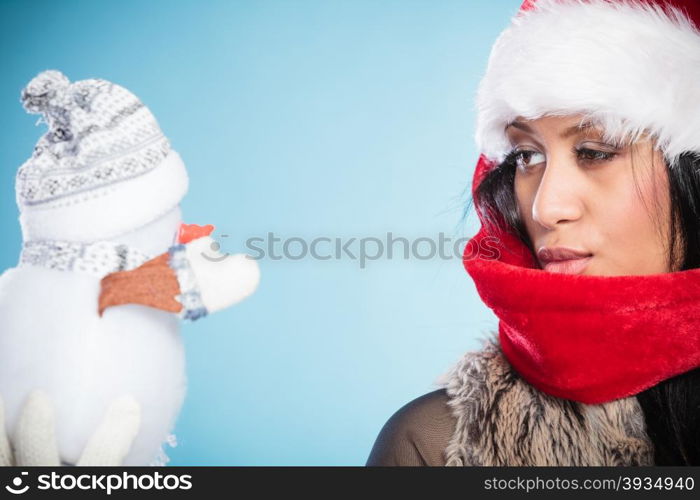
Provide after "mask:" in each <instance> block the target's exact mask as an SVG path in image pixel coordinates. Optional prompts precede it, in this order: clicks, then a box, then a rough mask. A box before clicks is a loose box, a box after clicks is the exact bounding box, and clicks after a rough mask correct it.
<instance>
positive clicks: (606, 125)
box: [475, 0, 700, 164]
mask: <svg viewBox="0 0 700 500" xmlns="http://www.w3.org/2000/svg"><path fill="white" fill-rule="evenodd" d="M667 9H668V10H667V11H666V12H664V10H663V9H662V8H661V6H660V5H659V4H648V3H647V4H640V3H639V2H637V1H631V0H618V1H613V2H610V1H607V0H563V1H562V0H538V1H537V2H536V3H535V7H534V9H533V10H531V11H524V12H520V13H518V15H516V16H515V17H514V18H513V20H512V22H511V25H510V26H509V27H508V28H506V30H505V31H503V32H502V33H501V35H500V36H499V38H498V39H497V41H496V43H495V44H494V46H493V48H492V51H491V55H490V58H489V61H488V66H487V71H486V74H485V76H484V77H483V79H482V81H481V83H480V85H479V89H478V93H477V112H478V113H477V125H476V134H475V138H476V143H477V147H478V148H479V151H480V152H481V153H482V154H484V156H486V157H487V158H488V159H490V160H492V161H497V162H501V161H502V160H503V159H504V158H505V156H506V154H507V153H508V152H509V150H510V149H511V147H510V144H509V141H508V139H507V137H506V135H505V133H504V128H505V126H506V125H507V124H508V123H509V122H510V121H512V120H513V119H514V118H516V117H518V116H521V117H523V118H525V119H535V118H538V117H540V116H543V115H567V114H574V113H581V114H583V115H584V118H583V119H584V120H591V121H594V122H595V123H597V124H598V125H600V126H601V127H602V128H603V130H604V131H605V140H606V141H625V140H630V141H634V140H636V139H638V138H639V137H641V135H642V134H643V133H644V132H645V131H646V132H649V133H650V134H652V136H654V137H655V138H656V140H657V144H658V146H659V148H660V149H661V150H662V151H663V153H664V155H665V157H666V159H667V161H669V162H671V164H675V162H676V160H677V158H678V156H679V155H680V154H681V153H683V152H685V151H700V112H699V108H700V32H699V31H698V29H697V28H696V27H695V26H694V25H693V24H692V23H691V22H690V21H689V20H688V19H687V18H686V17H685V16H684V15H683V14H682V13H681V12H680V11H678V10H677V9H675V8H673V7H667Z"/></svg>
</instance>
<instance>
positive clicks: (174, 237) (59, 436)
mask: <svg viewBox="0 0 700 500" xmlns="http://www.w3.org/2000/svg"><path fill="white" fill-rule="evenodd" d="M21 102H22V104H23V106H24V108H25V109H26V110H27V111H28V112H29V113H33V114H40V115H41V116H42V121H43V122H44V123H46V124H47V125H48V131H47V132H46V133H45V134H44V135H43V136H42V137H41V138H40V139H39V141H38V143H37V144H36V146H35V148H34V151H33V153H32V155H31V157H30V158H29V159H28V160H27V161H26V162H24V164H22V166H21V167H20V168H19V170H18V172H17V177H16V199H17V204H18V207H19V212H20V216H19V220H20V225H21V229H22V249H21V254H20V257H19V261H18V264H17V266H16V267H14V268H10V269H7V270H5V271H4V272H3V273H2V274H1V275H0V431H2V430H3V429H2V426H4V431H5V432H4V433H2V435H0V464H3V465H18V464H27V463H30V464H33V465H125V466H129V465H164V464H165V463H166V462H167V461H168V460H169V459H168V457H167V455H166V454H165V452H164V449H163V445H164V444H165V443H166V442H169V441H170V442H171V444H172V438H173V435H172V431H173V428H174V426H175V422H176V418H177V415H178V413H179V411H180V409H181V406H182V403H183V400H184V397H185V392H186V375H185V353H184V348H183V341H182V338H181V334H180V328H179V327H180V320H183V319H184V320H196V319H198V318H201V317H203V316H206V315H207V314H210V313H213V312H215V311H218V310H221V309H223V308H226V307H228V306H231V305H233V304H235V303H237V302H239V301H241V300H243V299H244V298H245V297H247V296H249V295H250V294H252V293H253V292H254V291H255V289H256V288H257V285H258V282H259V279H260V275H259V269H258V265H257V262H256V261H255V260H253V259H252V258H250V257H249V256H247V255H245V254H235V255H227V254H226V255H224V254H222V253H221V252H219V245H218V243H217V242H216V241H215V240H214V239H212V237H211V236H210V233H211V232H212V230H213V227H212V226H210V225H207V226H203V227H200V226H197V225H188V224H183V223H182V220H181V211H180V206H179V204H180V201H181V200H182V198H183V197H184V195H185V193H186V192H187V188H188V176H187V172H186V170H185V165H184V163H183V161H182V159H181V158H180V156H179V155H178V153H177V152H176V151H175V150H173V149H171V147H170V142H169V141H168V139H167V138H166V137H165V136H164V135H163V132H162V131H161V129H160V127H159V126H158V123H157V122H156V120H155V118H154V116H153V115H152V114H151V112H150V111H149V110H148V108H146V107H145V106H144V105H143V103H141V101H139V99H138V98H136V97H135V96H134V95H133V94H132V93H131V92H129V91H128V90H127V89H125V88H123V87H121V86H119V85H116V84H114V83H111V82H109V81H106V80H102V79H87V80H81V81H76V82H72V83H71V82H70V81H69V80H68V79H67V78H66V77H65V76H64V75H63V74H62V73H61V72H60V71H56V70H47V71H44V72H42V73H40V74H39V75H37V76H36V77H35V78H34V79H32V80H31V81H30V82H29V84H28V85H27V86H26V87H25V88H24V89H23V91H22V94H21ZM45 438H51V439H53V440H54V442H55V447H54V448H55V449H53V450H52V449H50V448H49V449H45V448H42V447H41V446H39V445H37V443H38V442H40V441H41V440H42V439H45ZM20 440H21V441H22V442H23V443H24V444H23V446H22V447H21V449H18V447H17V446H16V443H17V442H19V441H20ZM13 454H14V457H15V460H14V461H13V459H12V455H13ZM3 462H4V463H3ZM13 462H14V463H13Z"/></svg>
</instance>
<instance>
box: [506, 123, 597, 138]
mask: <svg viewBox="0 0 700 500" xmlns="http://www.w3.org/2000/svg"><path fill="white" fill-rule="evenodd" d="M595 126H596V125H595V123H593V122H590V121H587V122H583V123H581V124H578V125H573V126H571V127H569V128H567V129H566V130H564V131H563V132H562V133H561V134H559V137H560V138H561V139H567V138H569V137H571V136H572V135H574V134H579V133H581V132H583V131H584V130H586V129H589V128H592V127H595ZM508 127H515V128H517V129H520V130H523V131H525V132H528V133H530V134H534V131H533V130H532V128H530V126H529V125H527V124H525V123H522V122H518V121H512V122H510V123H509V124H508V125H506V128H505V129H504V130H508Z"/></svg>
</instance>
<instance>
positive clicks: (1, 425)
mask: <svg viewBox="0 0 700 500" xmlns="http://www.w3.org/2000/svg"><path fill="white" fill-rule="evenodd" d="M140 423H141V409H140V406H139V404H138V402H137V401H136V400H135V399H134V398H133V397H131V396H129V395H125V396H122V397H119V398H117V399H115V400H114V401H112V403H111V404H110V405H109V407H108V408H107V411H106V412H105V415H104V417H103V418H102V421H101V422H100V424H99V425H98V427H97V429H96V430H95V431H94V432H93V434H92V435H91V436H90V438H89V439H88V442H87V445H86V446H85V448H84V449H83V452H82V453H81V455H80V458H79V460H78V462H77V463H76V464H75V465H81V466H85V465H88V466H98V465H113V466H116V465H121V464H122V462H123V460H124V457H125V456H126V455H127V453H128V452H129V449H130V447H131V443H132V442H133V440H134V438H135V437H136V434H137V432H138V430H139V425H140ZM13 465H14V466H34V465H42V466H59V465H61V460H60V458H59V454H58V446H57V444H56V437H55V434H54V414H53V407H52V406H51V401H50V400H49V398H48V396H47V395H46V393H45V392H44V391H41V390H38V389H37V390H34V391H32V392H31V393H30V394H29V396H28V397H27V401H26V402H25V403H24V406H23V407H22V410H21V414H20V416H19V420H18V421H17V429H16V431H15V439H14V451H13V447H12V446H11V445H10V440H9V439H8V436H7V433H6V431H5V415H4V408H3V402H2V398H0V466H13Z"/></svg>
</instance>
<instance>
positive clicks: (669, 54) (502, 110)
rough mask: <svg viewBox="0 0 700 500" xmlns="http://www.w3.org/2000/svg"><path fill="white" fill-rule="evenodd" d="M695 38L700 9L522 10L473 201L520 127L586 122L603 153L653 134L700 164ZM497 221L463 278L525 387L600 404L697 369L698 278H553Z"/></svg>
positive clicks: (486, 129)
mask: <svg viewBox="0 0 700 500" xmlns="http://www.w3.org/2000/svg"><path fill="white" fill-rule="evenodd" d="M698 25H700V3H698V2H695V1H686V0H655V1H648V2H642V1H640V0H637V1H633V0H629V1H622V0H538V1H536V2H535V1H532V0H526V1H525V2H524V3H523V5H522V6H521V9H520V11H519V12H518V14H517V15H516V16H515V17H514V18H513V20H512V23H511V25H510V26H509V27H508V28H507V29H506V30H505V31H504V32H503V33H502V34H501V35H500V37H499V39H498V40H497V41H496V43H495V44H494V46H493V49H492V52H491V55H490V58H489V64H488V69H487V72H486V75H485V76H484V78H483V79H482V81H481V83H480V86H479V90H478V96H477V108H478V119H477V127H476V142H477V146H478V148H479V151H480V152H481V154H480V156H479V161H478V163H477V166H476V171H475V172H474V178H473V183H472V194H474V192H475V190H476V187H477V186H478V184H479V182H481V180H482V179H483V178H484V176H485V175H486V173H487V172H488V171H489V170H490V169H492V168H495V167H496V166H497V165H498V164H499V163H500V162H501V161H503V159H504V158H505V156H506V155H507V153H508V151H509V149H510V145H509V143H508V140H507V137H506V135H505V133H504V128H505V126H506V125H507V123H509V122H510V121H511V120H513V119H514V118H516V117H518V116H522V117H524V118H525V119H530V118H533V119H534V118H537V117H539V116H543V115H544V114H548V113H553V114H567V113H577V112H582V113H584V115H585V116H584V119H587V120H591V121H595V122H596V123H597V124H599V125H601V128H602V129H603V130H605V131H606V134H607V136H606V137H605V138H604V140H606V141H608V140H616V139H620V138H627V139H630V138H631V139H634V138H635V137H637V136H638V134H639V133H640V132H642V131H645V130H647V131H650V132H652V134H653V135H654V136H655V138H656V139H657V144H659V145H660V148H661V149H662V150H663V153H664V157H665V159H666V161H668V162H669V164H670V165H671V168H678V158H679V156H680V155H681V154H682V153H684V152H689V151H690V152H698V151H700V136H698V133H697V132H698V130H700V114H698V113H697V106H698V105H700V87H698V85H697V81H699V80H700V31H699V30H698V28H697V26H698ZM475 201H476V202H477V207H478V201H477V200H475ZM492 215H493V216H494V217H496V218H497V219H500V224H499V225H498V227H487V224H486V223H485V219H484V218H483V217H482V214H481V213H479V218H480V221H481V229H480V230H479V232H478V233H477V234H476V235H475V236H474V237H473V238H472V239H471V240H470V241H469V242H468V244H467V246H466V248H465V252H464V267H465V269H466V270H467V272H468V273H469V275H470V276H471V278H472V279H473V280H474V282H475V284H476V288H477V291H478V293H479V295H480V297H481V298H482V299H483V301H484V302H485V303H486V305H487V306H488V307H489V308H491V309H492V310H493V311H494V313H495V314H496V316H497V317H498V319H499V325H498V335H499V340H500V344H501V346H502V350H503V353H504V355H505V356H506V357H507V359H508V361H509V362H510V363H511V365H512V366H513V368H514V369H515V370H516V371H517V372H519V373H520V374H521V375H522V377H523V378H524V379H525V380H527V381H528V382H529V383H530V384H532V385H533V386H535V387H536V388H538V389H539V390H541V391H543V392H545V393H548V394H551V395H553V396H557V397H560V398H566V399H571V400H575V401H580V402H583V403H588V404H594V403H602V402H606V401H610V400H614V399H618V398H623V397H626V396H631V395H634V394H637V393H639V392H641V391H643V390H645V389H647V388H649V387H652V386H654V385H656V384H657V383H659V382H661V381H663V380H666V379H668V378H671V377H674V376H676V375H679V374H681V373H684V372H686V371H689V370H692V369H694V368H696V367H698V366H700V326H699V325H700V269H691V270H686V271H678V272H672V273H665V274H655V275H643V276H587V275H568V274H559V273H550V272H547V271H544V270H542V269H539V268H538V266H537V263H536V259H535V258H534V256H533V255H532V253H531V252H530V251H529V249H528V248H527V247H526V246H525V245H524V244H523V242H522V241H520V240H519V239H518V238H517V237H515V236H514V235H513V234H511V233H510V232H508V231H507V230H505V229H504V228H505V227H506V225H505V222H504V221H503V219H502V218H501V217H499V215H498V214H492Z"/></svg>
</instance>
